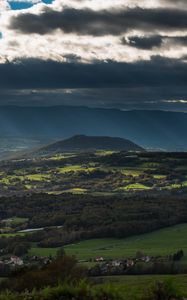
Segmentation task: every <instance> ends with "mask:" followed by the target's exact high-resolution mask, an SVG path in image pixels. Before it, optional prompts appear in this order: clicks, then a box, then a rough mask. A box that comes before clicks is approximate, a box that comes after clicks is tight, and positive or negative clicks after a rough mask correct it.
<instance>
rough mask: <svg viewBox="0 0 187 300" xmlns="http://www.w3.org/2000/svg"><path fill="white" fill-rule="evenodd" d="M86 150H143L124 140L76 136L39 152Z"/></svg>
mask: <svg viewBox="0 0 187 300" xmlns="http://www.w3.org/2000/svg"><path fill="white" fill-rule="evenodd" d="M85 150H88V151H89V150H119V151H120V150H124V151H142V150H143V148H141V147H140V146H138V145H136V144H135V143H133V142H131V141H129V140H126V139H122V138H114V137H105V136H103V137H102V136H86V135H76V136H73V137H71V138H69V139H66V140H62V141H59V142H57V143H53V144H51V145H49V146H46V147H43V148H42V149H41V150H39V152H44V153H48V154H52V153H61V152H63V151H85Z"/></svg>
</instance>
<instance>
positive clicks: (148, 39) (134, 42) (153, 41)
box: [121, 35, 187, 50]
mask: <svg viewBox="0 0 187 300" xmlns="http://www.w3.org/2000/svg"><path fill="white" fill-rule="evenodd" d="M121 42H122V44H123V45H128V46H131V47H135V48H138V49H143V50H151V49H153V48H154V47H161V46H162V45H163V43H166V42H169V43H170V44H172V45H176V44H178V45H181V46H187V36H161V35H151V36H144V37H140V36H130V37H128V39H126V38H122V40H121Z"/></svg>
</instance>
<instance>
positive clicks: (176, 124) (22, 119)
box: [0, 106, 187, 151]
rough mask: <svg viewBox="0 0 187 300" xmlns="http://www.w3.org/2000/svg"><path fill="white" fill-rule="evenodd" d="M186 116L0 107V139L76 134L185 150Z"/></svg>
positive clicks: (136, 111) (96, 110)
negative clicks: (124, 139) (117, 138)
mask: <svg viewBox="0 0 187 300" xmlns="http://www.w3.org/2000/svg"><path fill="white" fill-rule="evenodd" d="M186 131H187V114H186V113H181V112H168V111H147V110H133V111H121V110H117V109H100V108H86V107H70V106H53V107H18V106H6V107H0V136H9V137H10V136H13V137H14V138H15V137H27V138H29V137H30V138H33V137H34V138H38V139H43V138H46V139H48V140H61V139H65V138H69V137H71V136H73V135H77V134H85V135H92V136H114V137H121V138H126V139H129V140H131V141H133V142H135V143H136V144H138V145H141V146H142V147H143V148H145V147H146V148H156V149H165V150H169V151H175V150H177V151H178V150H182V151H183V150H187V139H186Z"/></svg>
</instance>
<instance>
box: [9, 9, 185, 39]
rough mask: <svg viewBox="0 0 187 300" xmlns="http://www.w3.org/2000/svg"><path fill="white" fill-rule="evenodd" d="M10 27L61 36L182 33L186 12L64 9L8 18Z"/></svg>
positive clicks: (171, 10) (26, 32)
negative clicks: (53, 33) (129, 31)
mask: <svg viewBox="0 0 187 300" xmlns="http://www.w3.org/2000/svg"><path fill="white" fill-rule="evenodd" d="M10 28H11V29H13V30H17V31H20V32H22V33H25V34H28V33H38V34H41V35H43V34H47V33H50V32H52V31H54V30H56V29H61V30H62V31H63V32H65V33H77V34H81V35H87V34H88V35H95V36H102V35H107V34H112V35H120V34H122V33H125V32H127V31H128V30H129V29H140V30H144V31H148V32H150V31H152V32H153V31H154V30H168V31H169V30H181V31H182V30H186V29H187V11H185V10H176V9H165V8H163V9H162V8H157V9H143V8H139V7H136V8H134V9H121V10H113V11H109V10H100V11H93V10H90V9H82V10H80V9H79V10H77V9H73V8H72V9H71V8H66V9H64V10H63V11H61V12H59V11H54V10H52V9H49V8H48V9H46V11H45V12H43V13H42V14H40V15H35V14H31V13H25V14H20V15H18V16H14V17H12V19H11V24H10Z"/></svg>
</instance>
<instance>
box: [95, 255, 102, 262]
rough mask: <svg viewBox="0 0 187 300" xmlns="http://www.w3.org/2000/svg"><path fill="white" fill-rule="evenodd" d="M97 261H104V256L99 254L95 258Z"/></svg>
mask: <svg viewBox="0 0 187 300" xmlns="http://www.w3.org/2000/svg"><path fill="white" fill-rule="evenodd" d="M95 261H96V262H103V261H104V258H103V257H102V256H99V257H96V258H95Z"/></svg>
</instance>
